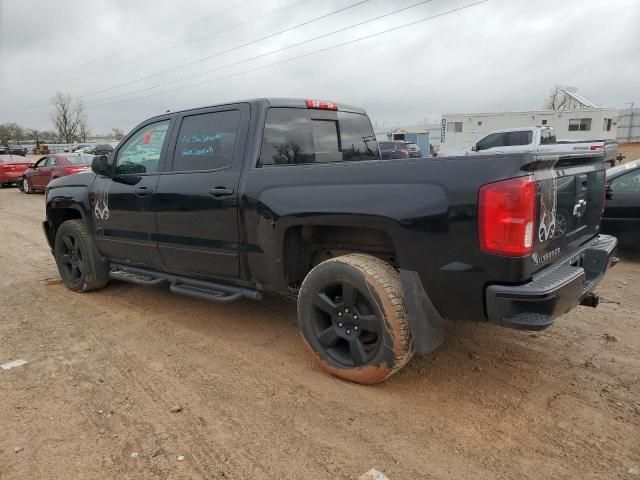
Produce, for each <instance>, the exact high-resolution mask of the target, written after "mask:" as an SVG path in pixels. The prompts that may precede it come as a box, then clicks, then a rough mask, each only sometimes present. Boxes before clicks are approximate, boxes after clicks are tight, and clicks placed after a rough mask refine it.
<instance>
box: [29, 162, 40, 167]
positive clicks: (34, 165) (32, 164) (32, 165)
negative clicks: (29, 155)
mask: <svg viewBox="0 0 640 480" xmlns="http://www.w3.org/2000/svg"><path fill="white" fill-rule="evenodd" d="M29 168H38V167H36V164H35V163H30V164H29Z"/></svg>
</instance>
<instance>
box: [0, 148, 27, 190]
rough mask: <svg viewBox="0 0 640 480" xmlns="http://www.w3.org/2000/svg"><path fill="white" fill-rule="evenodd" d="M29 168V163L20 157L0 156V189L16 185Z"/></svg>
mask: <svg viewBox="0 0 640 480" xmlns="http://www.w3.org/2000/svg"><path fill="white" fill-rule="evenodd" d="M27 168H29V162H28V161H27V160H26V159H25V158H24V157H22V156H20V155H0V188H3V187H4V186H6V185H11V184H14V185H15V184H17V183H18V182H19V181H20V178H21V177H22V175H23V174H24V171H25V170H26V169H27Z"/></svg>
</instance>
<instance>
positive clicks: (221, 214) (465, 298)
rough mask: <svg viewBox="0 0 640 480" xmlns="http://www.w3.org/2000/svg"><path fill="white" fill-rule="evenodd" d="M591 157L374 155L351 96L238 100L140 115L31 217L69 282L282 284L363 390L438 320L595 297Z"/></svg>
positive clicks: (538, 316)
mask: <svg viewBox="0 0 640 480" xmlns="http://www.w3.org/2000/svg"><path fill="white" fill-rule="evenodd" d="M602 154H603V152H602V151H601V150H595V151H585V152H577V153H576V152H571V154H568V155H553V154H545V155H537V154H532V153H521V154H509V155H507V154H501V155H486V156H483V157H481V158H482V161H478V159H476V158H471V157H468V158H446V157H438V158H436V159H400V160H382V159H381V158H380V153H379V149H378V145H377V142H376V139H375V136H374V133H373V130H372V127H371V122H370V121H369V118H368V117H367V116H366V115H365V113H364V111H363V110H361V109H359V108H355V107H350V106H347V105H342V104H335V103H331V102H324V101H316V100H306V101H305V100H295V99H259V100H250V101H246V102H240V103H233V104H227V105H218V106H214V107H208V108H201V109H195V110H188V111H183V112H177V113H170V114H165V115H161V116H159V117H155V118H152V119H150V120H147V121H145V122H143V123H142V124H140V125H139V126H138V127H136V128H135V129H134V130H133V131H132V132H131V133H130V134H129V135H128V136H127V137H126V138H125V139H124V140H123V141H122V142H121V143H120V144H119V145H118V146H117V147H116V149H115V150H114V152H113V153H112V154H111V155H110V156H109V157H106V156H101V157H95V158H94V160H93V164H92V170H93V171H92V172H88V173H80V174H77V175H72V176H68V177H63V178H59V179H56V180H53V181H52V182H51V183H50V184H49V186H48V188H47V195H46V221H44V222H43V227H44V232H45V235H46V237H47V239H48V241H49V244H50V246H51V248H52V251H53V253H54V256H55V259H56V263H57V265H58V269H59V271H60V275H61V277H62V279H63V281H64V283H65V284H66V285H67V287H69V288H70V289H71V290H74V291H77V292H84V291H89V290H95V289H98V288H101V287H103V286H105V285H106V283H107V281H108V280H109V279H118V280H124V281H129V282H133V283H137V284H145V285H148V284H156V283H161V282H167V283H169V285H170V289H171V290H172V291H174V292H176V293H180V294H185V295H191V296H193V297H198V298H207V299H211V300H215V301H230V300H236V299H240V298H251V299H259V298H261V297H262V295H263V294H264V293H273V294H278V295H284V296H288V297H292V298H296V297H297V302H298V321H299V327H300V330H301V333H302V337H303V339H304V342H305V345H306V347H307V348H308V350H309V352H310V354H311V355H312V357H313V358H314V360H315V361H316V362H317V364H318V365H319V366H320V367H321V368H322V369H324V370H325V371H327V372H329V373H331V374H333V375H336V376H338V377H340V378H344V379H347V380H351V381H355V382H360V383H375V382H379V381H382V380H384V379H385V378H387V377H388V376H389V375H391V374H392V373H394V372H395V371H397V370H398V369H399V368H401V367H402V366H403V365H404V364H405V363H406V362H408V361H409V359H410V358H411V356H412V355H413V353H414V350H415V351H417V352H419V353H425V352H429V351H431V350H433V349H435V348H436V347H437V346H438V345H440V343H441V342H442V341H443V335H444V333H443V332H444V328H443V322H444V319H463V320H474V321H489V322H493V323H496V324H499V325H503V326H508V327H513V328H523V329H542V328H545V327H547V326H549V325H550V324H551V323H552V322H553V321H554V319H555V318H556V317H558V316H559V315H562V314H564V313H566V312H568V311H569V310H571V309H572V308H574V307H575V306H577V305H579V304H583V305H589V306H596V305H597V296H596V295H595V294H594V293H593V289H594V288H595V286H596V285H597V284H598V282H599V281H600V280H601V279H602V277H603V275H604V273H605V271H606V270H607V268H608V267H609V266H610V265H612V264H613V263H615V260H616V259H615V257H614V256H613V253H614V249H615V247H616V244H617V241H616V239H615V238H614V237H610V236H605V235H599V228H600V216H601V213H602V206H603V201H604V196H605V172H604V167H603V163H602Z"/></svg>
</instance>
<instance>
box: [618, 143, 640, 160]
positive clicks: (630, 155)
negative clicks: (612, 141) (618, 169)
mask: <svg viewBox="0 0 640 480" xmlns="http://www.w3.org/2000/svg"><path fill="white" fill-rule="evenodd" d="M618 149H619V152H620V153H621V154H622V155H624V157H625V158H624V160H623V162H624V163H626V162H632V161H633V160H639V159H640V142H635V143H621V144H620V145H619V147H618Z"/></svg>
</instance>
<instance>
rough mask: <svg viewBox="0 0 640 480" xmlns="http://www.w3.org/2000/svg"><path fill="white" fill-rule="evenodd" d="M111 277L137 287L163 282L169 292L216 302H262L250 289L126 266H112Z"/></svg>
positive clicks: (257, 293)
mask: <svg viewBox="0 0 640 480" xmlns="http://www.w3.org/2000/svg"><path fill="white" fill-rule="evenodd" d="M109 276H110V277H111V278H113V279H115V280H123V281H125V282H129V283H135V284H136V285H157V284H159V283H162V282H169V283H170V284H171V285H170V287H169V290H171V291H172V292H174V293H177V294H180V295H187V296H189V297H195V298H202V299H205V300H211V301H214V302H232V301H234V300H239V299H241V298H250V299H252V300H260V299H261V298H262V294H261V293H260V292H258V291H257V290H252V289H249V288H242V287H236V286H234V285H226V284H222V283H214V282H208V281H206V280H196V279H193V278H188V277H181V276H178V275H171V274H168V273H163V272H155V271H152V270H146V269H143V268H135V267H129V266H126V265H119V264H111V272H110V273H109Z"/></svg>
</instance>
